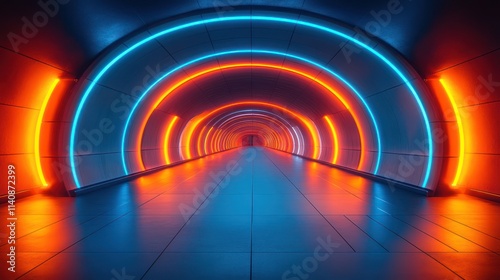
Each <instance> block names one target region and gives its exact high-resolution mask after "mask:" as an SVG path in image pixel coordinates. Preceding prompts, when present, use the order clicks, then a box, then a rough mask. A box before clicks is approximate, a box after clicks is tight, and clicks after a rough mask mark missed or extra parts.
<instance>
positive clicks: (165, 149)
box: [163, 116, 179, 165]
mask: <svg viewBox="0 0 500 280" xmlns="http://www.w3.org/2000/svg"><path fill="white" fill-rule="evenodd" d="M178 120H179V117H177V116H174V117H173V118H172V120H171V121H170V124H169V125H168V127H167V132H166V133H165V142H164V143H163V153H164V157H165V163H166V164H167V165H169V164H171V163H172V161H171V160H170V154H169V152H170V136H171V134H172V128H173V127H174V125H175V123H176V122H177V121H178Z"/></svg>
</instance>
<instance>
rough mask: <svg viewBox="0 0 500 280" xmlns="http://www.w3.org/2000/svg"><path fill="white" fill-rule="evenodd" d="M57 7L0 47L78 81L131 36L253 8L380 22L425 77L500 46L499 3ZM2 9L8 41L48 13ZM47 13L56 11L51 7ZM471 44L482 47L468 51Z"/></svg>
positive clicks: (32, 6) (99, 3) (91, 3)
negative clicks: (168, 22)
mask: <svg viewBox="0 0 500 280" xmlns="http://www.w3.org/2000/svg"><path fill="white" fill-rule="evenodd" d="M41 2H43V1H41ZM46 2H47V3H53V2H55V0H54V1H46ZM55 3H58V5H57V6H58V8H57V10H56V11H55V12H53V14H54V16H53V17H50V18H49V19H48V21H47V23H46V24H44V25H43V26H42V27H41V28H37V30H36V32H35V34H36V35H35V36H32V37H30V38H27V40H26V42H23V43H19V44H17V45H16V46H17V47H16V48H14V47H13V44H12V43H11V42H10V41H9V38H8V37H7V36H0V46H1V47H3V48H5V49H8V50H15V51H16V52H20V53H22V54H23V55H25V56H28V57H31V58H34V59H37V60H39V61H41V62H44V63H47V64H49V65H52V66H56V67H58V68H60V69H62V70H64V71H66V72H68V73H69V74H71V75H75V76H78V75H80V74H81V73H82V71H83V70H85V69H86V67H87V66H88V65H90V63H91V62H92V61H93V60H94V59H95V58H96V57H97V56H98V54H99V53H101V52H102V51H103V50H105V49H106V48H108V47H110V46H111V45H112V44H113V43H115V42H116V41H117V40H119V39H121V38H123V37H125V36H127V35H128V34H130V33H133V32H137V31H139V30H141V29H143V28H144V26H149V25H151V24H153V23H155V22H158V21H162V20H164V19H166V18H176V17H179V16H180V15H182V14H186V13H187V14H189V13H193V12H194V11H197V10H202V9H205V10H206V11H215V12H217V13H218V14H220V15H222V14H224V15H227V14H228V13H232V12H235V11H237V10H238V9H245V8H251V9H259V8H261V7H266V8H278V7H279V8H289V9H297V10H299V12H300V13H302V14H305V13H315V14H319V15H323V16H325V17H328V18H335V19H338V20H340V21H343V22H346V23H347V24H349V25H351V26H354V27H358V29H355V30H354V32H357V31H358V32H359V31H360V30H361V32H359V33H361V35H364V32H362V31H364V30H365V28H366V27H367V26H368V27H369V26H370V22H373V21H374V20H375V22H376V21H377V19H378V18H380V19H379V22H380V23H382V28H379V29H376V28H373V30H374V31H376V32H375V33H376V36H377V37H379V38H381V39H382V40H384V41H385V42H387V43H388V44H389V45H391V46H392V47H393V48H395V49H396V50H398V51H399V52H400V53H401V54H403V56H404V57H405V58H406V59H407V60H408V61H409V62H410V63H412V64H413V65H414V66H415V68H416V69H417V70H418V71H419V72H420V73H421V74H424V75H426V74H430V73H433V72H436V71H438V70H441V69H444V68H446V67H449V66H452V65H454V63H457V62H459V61H461V60H464V59H465V58H469V59H470V58H474V57H475V56H477V55H479V54H482V53H484V52H486V51H492V50H494V49H496V47H497V46H498V43H499V42H498V41H499V40H500V39H499V36H495V34H493V33H490V34H488V33H487V32H488V31H487V30H490V31H493V30H499V29H500V23H499V21H498V20H496V18H497V15H496V9H495V8H494V7H495V5H496V1H492V0H480V1H473V2H471V1H453V0H446V1H432V0H425V1H406V0H400V1H396V0H375V1H374V0H372V1H364V0H354V1H342V0H290V1H284V0H276V1H272V0H271V1H267V0H261V1H258V0H216V1H213V0H206V1H205V0H169V1H162V0H147V1H134V0H126V1H121V0H105V1H103V0H87V1H78V0H58V1H57V2H55ZM59 3H60V4H59ZM1 6H2V9H0V14H1V17H2V22H3V24H2V27H1V28H2V34H5V35H7V34H8V33H11V32H12V33H15V34H18V35H21V36H22V27H23V24H24V21H23V20H22V18H23V17H26V18H27V19H29V20H30V21H31V20H32V18H33V16H34V15H35V14H36V13H37V12H39V11H41V10H43V9H42V7H41V6H40V5H39V4H38V1H8V2H5V3H2V4H1ZM244 6H246V7H244ZM47 7H48V8H47V9H49V10H50V9H52V10H54V8H51V6H50V5H48V6H47ZM389 9H391V10H393V11H396V13H395V14H392V15H391V16H390V21H388V20H384V16H387V14H384V13H383V12H382V13H380V11H387V10H389ZM377 14H378V15H379V16H377ZM386 22H387V24H386ZM492 25H493V26H492ZM368 30H370V28H368ZM476 30H484V31H485V32H486V33H485V32H481V33H478V32H476ZM466 41H472V42H475V44H472V45H471V44H465V42H466ZM452 46H453V47H452Z"/></svg>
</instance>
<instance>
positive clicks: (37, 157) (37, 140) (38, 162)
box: [35, 79, 59, 187]
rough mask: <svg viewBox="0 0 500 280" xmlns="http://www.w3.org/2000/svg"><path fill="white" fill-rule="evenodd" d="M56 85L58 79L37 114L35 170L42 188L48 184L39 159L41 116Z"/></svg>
mask: <svg viewBox="0 0 500 280" xmlns="http://www.w3.org/2000/svg"><path fill="white" fill-rule="evenodd" d="M58 83H59V79H55V80H54V82H53V83H52V84H51V86H50V88H49V91H48V93H47V94H46V95H45V97H44V99H43V101H42V106H41V107H40V111H39V112H38V118H37V120H36V127H35V165H36V170H37V172H38V177H39V178H40V182H41V183H42V186H43V187H47V186H48V183H47V180H46V179H45V176H44V174H43V169H42V161H41V158H40V133H41V130H42V122H43V115H44V114H45V110H46V109H47V104H48V103H49V100H50V97H51V96H52V92H54V89H55V88H56V86H57V84H58Z"/></svg>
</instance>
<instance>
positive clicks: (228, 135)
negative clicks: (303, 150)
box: [220, 120, 291, 152]
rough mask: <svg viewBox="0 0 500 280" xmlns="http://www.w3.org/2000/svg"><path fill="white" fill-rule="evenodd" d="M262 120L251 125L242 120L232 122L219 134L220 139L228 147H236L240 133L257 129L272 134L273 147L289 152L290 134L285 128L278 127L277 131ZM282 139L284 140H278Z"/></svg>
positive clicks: (253, 131)
mask: <svg viewBox="0 0 500 280" xmlns="http://www.w3.org/2000/svg"><path fill="white" fill-rule="evenodd" d="M262 121H263V120H259V121H256V122H255V123H253V124H252V125H251V126H248V125H246V124H243V122H244V121H240V122H236V123H233V124H231V126H230V127H229V128H228V129H225V130H224V134H223V135H221V137H222V139H221V140H220V141H223V142H226V143H228V145H229V146H230V147H237V146H239V144H238V142H237V141H238V139H239V138H240V137H241V136H240V134H252V133H255V132H256V129H258V130H259V132H261V133H266V134H269V135H272V136H273V139H274V141H273V145H274V147H276V148H278V149H280V150H283V151H288V152H289V151H290V150H289V149H288V147H289V146H291V145H290V136H291V135H290V134H289V133H286V131H285V130H286V128H283V127H280V130H281V131H280V132H278V131H275V130H274V129H272V128H271V127H269V125H267V124H266V123H262ZM283 135H284V138H283ZM287 136H288V137H287ZM283 139H284V140H285V141H280V140H283Z"/></svg>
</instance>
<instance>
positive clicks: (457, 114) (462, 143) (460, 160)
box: [439, 79, 465, 187]
mask: <svg viewBox="0 0 500 280" xmlns="http://www.w3.org/2000/svg"><path fill="white" fill-rule="evenodd" d="M439 82H440V83H441V85H443V88H444V91H445V92H446V94H447V95H448V98H449V99H450V103H451V106H452V107H453V112H454V113H455V119H456V120H457V126H458V135H459V139H460V143H459V147H460V148H459V150H460V151H459V156H458V166H457V171H456V173H455V178H454V179H453V182H452V183H451V185H452V186H453V187H456V186H457V185H458V182H459V180H460V175H461V174H462V169H463V166H464V159H465V135H464V127H463V123H462V118H461V117H460V112H459V111H458V106H457V103H456V102H455V98H453V94H452V90H451V88H450V85H449V84H448V83H447V82H446V81H445V80H444V79H439Z"/></svg>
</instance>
